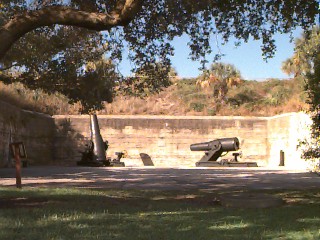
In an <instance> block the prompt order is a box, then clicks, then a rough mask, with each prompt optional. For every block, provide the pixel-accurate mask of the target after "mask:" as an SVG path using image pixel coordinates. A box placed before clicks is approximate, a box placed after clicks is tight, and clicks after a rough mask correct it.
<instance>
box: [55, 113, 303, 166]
mask: <svg viewBox="0 0 320 240" xmlns="http://www.w3.org/2000/svg"><path fill="white" fill-rule="evenodd" d="M54 118H55V123H56V129H57V134H56V137H55V141H54V142H55V157H54V158H55V159H56V160H57V161H58V162H64V163H65V164H71V165H72V164H74V162H75V161H77V160H79V158H80V154H79V151H80V150H81V149H83V147H84V144H85V142H86V141H87V140H89V139H90V128H89V126H90V119H89V116H54ZM305 118H306V117H305V115H304V114H297V113H292V114H284V115H280V116H276V117H271V118H268V117H194V116H179V117H174V116H106V115H99V116H98V120H99V125H100V129H101V135H102V137H103V139H104V140H108V141H109V145H110V147H109V150H108V156H111V157H114V153H115V152H118V151H123V150H126V151H127V152H128V157H127V158H126V159H124V160H123V161H124V162H125V163H126V166H144V165H154V166H158V167H179V166H181V167H183V166H194V165H195V162H196V161H198V160H199V159H200V158H201V156H202V155H203V154H204V153H203V152H192V151H190V144H192V143H198V142H205V141H210V140H213V139H217V138H224V137H238V138H239V140H240V147H241V151H242V153H243V158H242V159H241V160H242V161H256V162H258V165H259V166H267V165H269V166H277V165H279V152H280V150H283V151H285V156H286V164H287V165H290V166H296V165H303V164H304V161H303V160H301V159H300V153H298V152H297V150H296V145H297V142H298V137H299V136H301V134H302V131H304V132H305V129H303V128H301V127H299V128H298V127H297V126H298V125H299V124H300V125H301V124H303V123H301V120H303V119H305ZM142 153H144V154H148V155H149V156H150V158H151V161H152V162H151V163H150V161H149V162H148V163H146V162H143V161H142V159H141V157H140V154H142ZM226 158H232V156H231V154H229V155H227V156H226Z"/></svg>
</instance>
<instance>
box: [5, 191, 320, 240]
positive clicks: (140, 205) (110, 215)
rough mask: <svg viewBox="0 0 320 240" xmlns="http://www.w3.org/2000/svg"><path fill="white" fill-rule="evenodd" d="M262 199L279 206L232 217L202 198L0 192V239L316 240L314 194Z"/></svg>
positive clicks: (317, 199) (319, 207)
mask: <svg viewBox="0 0 320 240" xmlns="http://www.w3.org/2000/svg"><path fill="white" fill-rule="evenodd" d="M264 193H270V194H273V195H278V196H281V197H283V199H284V200H285V201H286V204H284V205H283V206H281V207H276V208H268V209H253V208H247V209H235V208H224V207H221V206H220V205H219V204H217V202H216V201H214V198H215V196H217V194H215V193H205V192H183V191H181V192H176V191H171V192H170V191H165V192H164V191H134V190H101V189H73V188H60V189H52V188H39V189H36V188H24V189H22V190H19V189H15V188H0V239H1V240H5V239H10V240H11V239H19V240H22V239H68V240H69V239H131V240H132V239H148V240H150V239H153V240H159V239H183V240H187V239H192V240H197V239H205V240H210V239H218V240H220V239H320V190H319V191H306V192H303V191H283V192H275V191H271V192H266V191H265V192H264Z"/></svg>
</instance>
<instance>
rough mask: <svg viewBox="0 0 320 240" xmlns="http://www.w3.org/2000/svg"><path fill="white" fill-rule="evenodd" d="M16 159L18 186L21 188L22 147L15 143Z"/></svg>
mask: <svg viewBox="0 0 320 240" xmlns="http://www.w3.org/2000/svg"><path fill="white" fill-rule="evenodd" d="M14 159H15V160H16V164H15V165H16V186H17V188H21V187H22V186H21V185H22V184H21V159H20V149H19V145H18V144H15V145H14Z"/></svg>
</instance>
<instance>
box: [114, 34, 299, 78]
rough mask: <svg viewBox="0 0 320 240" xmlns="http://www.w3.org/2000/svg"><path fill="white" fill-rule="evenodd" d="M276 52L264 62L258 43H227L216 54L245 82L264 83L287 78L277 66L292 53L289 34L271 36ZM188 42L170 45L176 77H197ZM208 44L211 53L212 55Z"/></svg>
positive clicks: (127, 70)
mask: <svg viewBox="0 0 320 240" xmlns="http://www.w3.org/2000/svg"><path fill="white" fill-rule="evenodd" d="M301 33H302V30H300V29H299V30H296V31H294V32H293V37H294V38H296V37H300V36H301ZM275 41H276V46H277V51H276V53H275V55H274V57H273V58H272V59H268V61H267V62H266V61H264V60H263V58H262V51H261V48H260V46H261V41H249V42H248V43H242V45H241V46H239V47H235V45H234V41H232V40H230V41H229V43H228V44H226V45H223V46H222V45H221V44H220V51H221V52H222V53H223V54H225V56H224V57H222V59H221V62H224V63H231V64H233V65H235V67H236V68H237V69H239V70H240V72H241V75H242V77H243V78H244V79H247V80H258V81H259V80H264V79H268V78H288V76H287V75H286V74H284V73H283V72H282V71H281V64H282V62H283V61H284V60H286V59H287V58H289V57H291V56H292V54H293V51H294V42H290V35H289V34H277V35H275ZM187 42H188V38H187V37H186V36H183V37H181V38H176V39H174V41H173V46H174V48H175V55H174V56H173V57H172V65H173V67H174V68H175V69H176V71H177V72H178V75H179V76H180V77H197V76H199V75H200V74H201V72H200V71H199V67H200V62H199V61H198V62H197V61H196V62H194V61H191V60H190V59H189V56H188V55H189V49H188V46H187ZM215 45H216V43H213V44H212V46H213V47H212V48H213V53H214V54H215V53H216V49H214V46H215ZM214 54H212V55H210V56H208V58H207V59H208V61H209V65H208V67H209V66H210V65H211V63H212V61H213V57H214ZM130 68H131V67H130V64H129V63H128V62H127V61H124V62H123V63H122V64H121V65H120V71H121V72H122V73H123V74H124V75H129V74H130Z"/></svg>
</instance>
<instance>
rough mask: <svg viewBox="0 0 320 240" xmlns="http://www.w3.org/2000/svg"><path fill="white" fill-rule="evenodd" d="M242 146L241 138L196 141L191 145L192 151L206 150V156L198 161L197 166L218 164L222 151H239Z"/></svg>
mask: <svg viewBox="0 0 320 240" xmlns="http://www.w3.org/2000/svg"><path fill="white" fill-rule="evenodd" d="M239 148H240V142H239V139H238V138H236V137H234V138H220V139H215V140H213V141H210V142H203V143H195V144H191V145H190V150H191V151H206V152H205V154H204V156H203V157H202V158H201V159H200V161H199V162H196V166H197V167H199V166H211V165H217V163H213V162H216V161H217V159H218V158H219V157H221V155H222V153H224V152H230V151H237V150H238V149H239Z"/></svg>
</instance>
